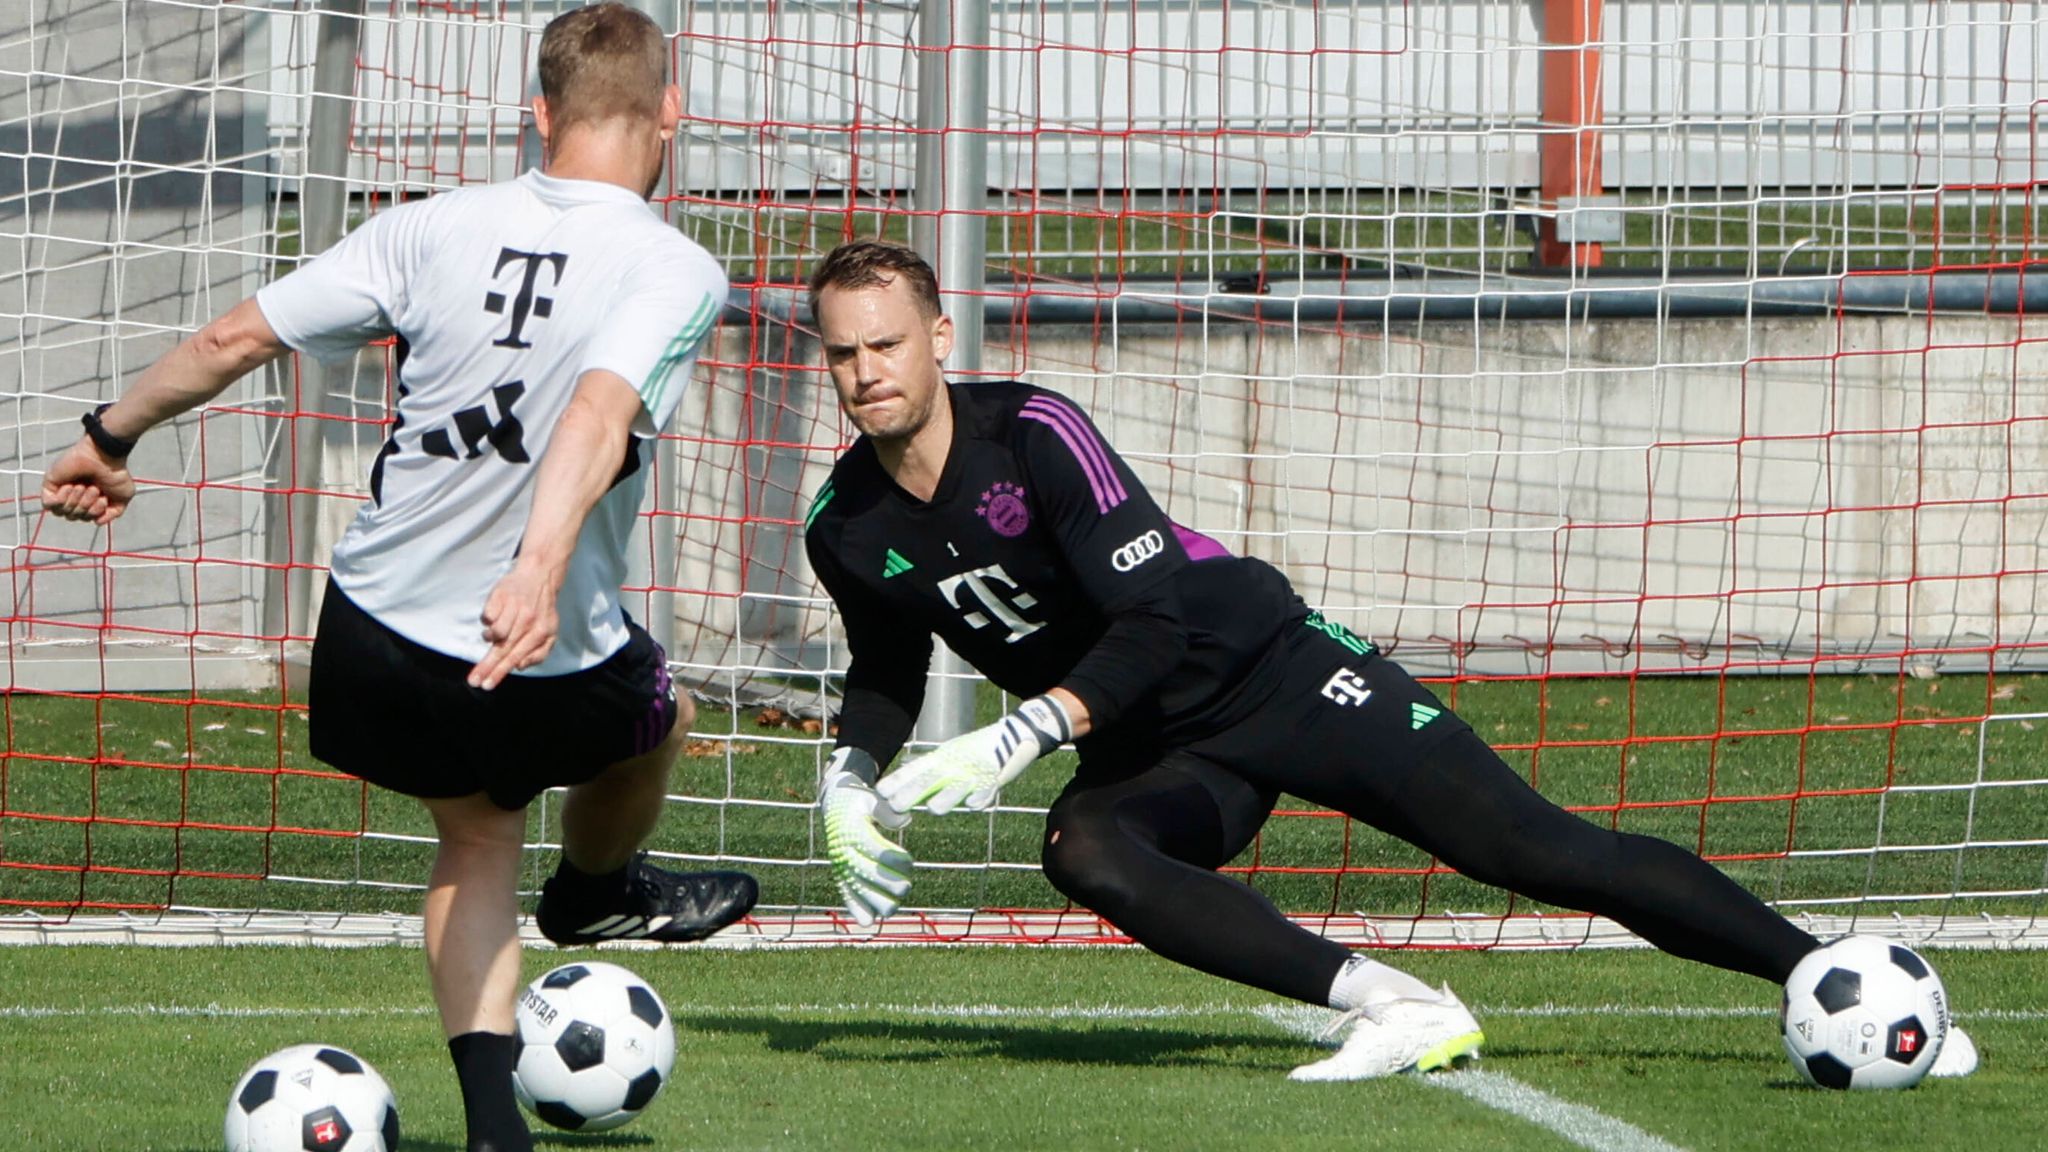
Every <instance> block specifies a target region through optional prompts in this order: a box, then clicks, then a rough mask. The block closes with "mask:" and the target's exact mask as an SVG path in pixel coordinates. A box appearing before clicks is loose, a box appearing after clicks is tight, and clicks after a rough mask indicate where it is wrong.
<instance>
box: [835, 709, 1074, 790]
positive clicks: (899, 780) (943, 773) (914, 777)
mask: <svg viewBox="0 0 2048 1152" xmlns="http://www.w3.org/2000/svg"><path fill="white" fill-rule="evenodd" d="M1072 735H1073V726H1072V724H1071V723H1070V722H1069V721H1068V719H1067V711H1066V709H1064V708H1062V707H1060V706H1059V704H1058V703H1056V702H1054V701H1053V700H1052V699H1051V698H1049V697H1045V696H1033V697H1032V698H1031V699H1029V700H1026V701H1025V702H1024V703H1022V704H1019V705H1018V706H1017V710H1016V711H1015V712H1012V713H1010V714H1009V715H1008V716H1005V717H1003V718H1002V719H1001V720H998V721H996V722H995V723H993V724H991V725H989V726H988V727H986V728H977V729H975V730H974V731H972V732H969V733H967V734H966V735H965V736H955V737H954V738H953V739H951V740H948V741H946V742H945V743H944V744H941V745H939V746H938V747H937V748H934V749H932V750H931V752H930V753H928V754H926V755H924V756H921V757H919V758H917V759H916V760H913V761H911V762H910V763H908V764H905V765H904V766H903V767H901V768H898V769H897V770H896V771H894V772H891V773H890V774H889V775H888V776H887V777H886V778H884V779H883V781H882V782H881V783H880V784H878V785H876V786H875V791H877V792H879V793H881V796H882V799H884V800H886V801H888V802H889V804H891V805H892V806H894V807H895V809H896V810H897V811H899V812H908V811H910V809H911V808H912V806H914V805H917V804H925V805H927V806H928V807H930V808H931V810H932V811H933V812H934V813H936V814H938V815H940V816H944V815H945V814H946V813H948V812H951V811H952V810H953V809H955V808H962V807H964V808H966V809H967V810H968V811H969V812H979V811H982V810H983V809H985V808H987V807H988V806H989V805H991V804H994V803H995V802H996V793H997V792H999V791H1001V790H1002V787H1003V785H1005V784H1008V783H1009V782H1010V781H1012V780H1015V779H1016V778H1017V776H1018V774H1019V773H1021V772H1023V771H1024V769H1026V768H1028V767H1030V766H1031V762H1032V761H1033V760H1036V759H1038V758H1039V757H1040V756H1043V755H1045V754H1046V753H1048V752H1050V751H1052V750H1053V749H1055V748H1057V747H1059V746H1060V745H1061V744H1064V743H1066V741H1067V739H1068V738H1069V737H1070V736H1072Z"/></svg>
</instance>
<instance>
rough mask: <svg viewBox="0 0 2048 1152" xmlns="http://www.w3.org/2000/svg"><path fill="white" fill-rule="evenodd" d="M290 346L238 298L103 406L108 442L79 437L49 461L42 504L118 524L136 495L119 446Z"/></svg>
mask: <svg viewBox="0 0 2048 1152" xmlns="http://www.w3.org/2000/svg"><path fill="white" fill-rule="evenodd" d="M287 351H289V349H287V348H286V347H285V345H284V342H283V341H281V340H279V339H278V336H277V333H276V332H274V331H272V330H271V327H270V324H269V322H268V321H266V320H265V319H264V318H263V310H262V309H260V308H258V307H257V306H256V302H255V301H254V300H244V301H242V302H241V303H240V304H237V305H235V306H234V307H233V308H232V309H229V310H228V312H227V314H226V315H224V316H221V317H220V318H219V319H216V320H214V321H213V322H212V323H210V324H208V325H207V326H206V327H204V328H201V329H200V330H199V331H198V332H195V333H193V334H192V335H191V336H189V337H187V338H185V340H184V341H183V342H181V343H180V344H179V345H178V346H177V347H176V348H173V349H172V350H171V351H170V352H168V353H165V354H164V356H163V357H162V358H160V359H159V360H157V361H156V362H155V363H154V364H151V365H150V366H149V367H148V368H147V369H145V370H144V371H143V373H142V375H140V376H138V377H136V379H135V383H134V384H133V385H131V386H130V387H129V388H128V390H127V392H126V393H124V394H123V395H122V397H121V398H120V399H119V400H116V401H115V402H114V403H113V404H112V405H110V406H108V407H107V408H105V409H104V410H102V411H101V412H100V413H99V415H98V417H97V419H98V421H99V425H100V428H101V429H102V430H103V436H102V437H101V439H103V440H105V441H106V443H105V444H104V445H103V444H102V443H101V439H95V438H94V437H93V436H90V435H86V436H81V437H79V439H78V442H77V443H76V444H73V445H72V446H71V448H70V449H69V450H67V451H66V452H65V453H64V454H63V455H62V456H59V457H58V458H57V460H56V462H55V463H53V464H51V465H50V468H49V470H48V471H47V472H45V473H44V474H43V508H44V509H45V510H46V511H48V512H50V513H52V514H54V515H57V516H61V517H63V518H64V519H66V520H80V521H89V522H91V523H94V524H100V525H106V524H111V523H113V522H114V521H115V520H117V519H119V518H120V516H121V514H122V513H123V512H126V511H127V510H128V504H129V502H130V501H132V500H133V499H134V498H135V478H134V477H133V476H130V475H129V474H128V455H127V453H126V452H124V451H119V448H120V447H122V446H131V447H132V446H133V445H134V443H135V441H136V440H137V439H139V438H140V437H141V436H142V434H143V433H144V432H147V431H149V430H150V429H151V428H154V427H156V426H157V425H158V424H161V423H163V422H165V421H166V420H170V419H173V418H174V417H176V416H178V415H179V414H181V413H184V412H188V411H190V410H192V409H194V408H197V407H199V406H200V405H201V404H205V403H207V402H208V401H210V400H212V399H213V398H214V397H216V396H218V395H220V394H221V393H222V392H224V391H226V390H227V387H228V385H230V384H233V383H234V382H235V381H236V380H239V379H241V378H242V377H243V376H244V375H247V374H248V373H250V372H252V371H254V370H256V369H257V368H260V367H262V366H263V365H265V364H268V363H270V362H271V361H272V360H275V359H277V358H278V357H279V356H282V355H284V353H285V352H287ZM110 448H111V449H114V450H112V451H110V450H109V449H110Z"/></svg>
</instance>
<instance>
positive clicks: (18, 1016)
mask: <svg viewBox="0 0 2048 1152" xmlns="http://www.w3.org/2000/svg"><path fill="white" fill-rule="evenodd" d="M433 1013H434V1010H433V1009H432V1008H272V1007H262V1006H257V1007H229V1006H227V1005H223V1004H95V1005H91V1006H88V1007H83V1008H56V1007H46V1006H40V1005H30V1004H0V1020H52V1019H69V1018H73V1017H81V1016H153V1017H228V1018H232V1019H262V1020H270V1019H278V1020H303V1019H311V1018H314V1017H319V1018H322V1019H324V1018H327V1017H333V1016H431V1015H433Z"/></svg>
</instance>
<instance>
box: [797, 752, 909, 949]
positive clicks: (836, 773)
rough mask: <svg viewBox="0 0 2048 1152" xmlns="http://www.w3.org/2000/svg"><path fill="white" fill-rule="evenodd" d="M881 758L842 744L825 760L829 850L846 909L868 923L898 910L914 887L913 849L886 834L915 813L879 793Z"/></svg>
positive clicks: (822, 795) (821, 799) (823, 803)
mask: <svg viewBox="0 0 2048 1152" xmlns="http://www.w3.org/2000/svg"><path fill="white" fill-rule="evenodd" d="M877 773H878V769H877V768H876V767H875V758H874V757H872V756H870V755H868V754H867V753H865V752H863V751H861V750H860V749H858V748H840V749H837V750H835V751H834V752H833V753H832V758H831V759H830V760H828V761H827V762H826V764H825V778H824V780H823V781H822V782H820V783H819V785H818V811H819V814H820V815H821V816H822V817H823V818H824V821H825V854H826V856H827V857H828V858H829V859H830V860H831V861H832V879H833V882H834V883H836V884H838V885H839V896H840V899H842V900H844V901H845V902H846V910H847V911H848V912H851V913H852V914H853V918H854V919H855V920H857V921H859V922H860V924H861V926H862V927H866V926H867V925H870V924H873V923H874V922H875V921H877V920H880V919H881V918H882V917H884V916H887V915H889V914H890V913H891V912H894V911H896V909H897V907H898V906H900V905H901V903H902V901H903V897H904V896H906V895H908V894H909V892H910V853H908V852H905V851H904V850H903V846H902V845H900V844H897V843H895V842H894V841H892V840H890V839H889V838H888V837H886V836H883V835H882V833H881V832H880V831H879V830H878V828H877V826H880V827H881V828H888V829H890V830H892V831H893V830H895V829H898V828H901V827H903V826H904V825H906V824H909V823H910V817H908V816H906V815H904V814H903V813H901V812H899V811H897V810H896V809H894V808H892V807H890V806H889V805H888V803H887V802H885V801H883V800H882V798H881V797H880V796H877V795H876V794H875V789H874V787H873V782H874V779H875V776H876V775H877Z"/></svg>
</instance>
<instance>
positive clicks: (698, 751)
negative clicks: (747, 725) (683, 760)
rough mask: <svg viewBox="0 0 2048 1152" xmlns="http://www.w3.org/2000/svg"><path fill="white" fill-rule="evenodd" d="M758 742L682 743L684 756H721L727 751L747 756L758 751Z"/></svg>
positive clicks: (705, 741)
mask: <svg viewBox="0 0 2048 1152" xmlns="http://www.w3.org/2000/svg"><path fill="white" fill-rule="evenodd" d="M760 750H761V746H760V745H759V744H739V743H735V742H733V741H730V740H692V741H690V742H688V743H686V744H684V745H683V755H685V756H700V757H701V756H723V755H725V754H726V753H727V752H730V753H732V754H733V755H735V756H747V755H751V754H753V753H755V752H759V751H760Z"/></svg>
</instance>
